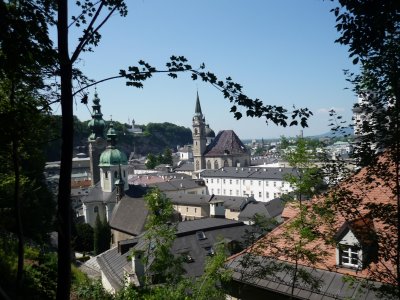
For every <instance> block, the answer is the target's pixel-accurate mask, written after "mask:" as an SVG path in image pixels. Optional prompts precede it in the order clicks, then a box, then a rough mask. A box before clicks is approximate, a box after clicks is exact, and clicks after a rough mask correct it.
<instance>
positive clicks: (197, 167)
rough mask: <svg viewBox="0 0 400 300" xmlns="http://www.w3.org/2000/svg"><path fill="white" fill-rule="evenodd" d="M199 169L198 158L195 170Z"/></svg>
mask: <svg viewBox="0 0 400 300" xmlns="http://www.w3.org/2000/svg"><path fill="white" fill-rule="evenodd" d="M199 169H200V163H199V161H198V160H196V170H199Z"/></svg>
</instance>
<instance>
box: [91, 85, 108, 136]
mask: <svg viewBox="0 0 400 300" xmlns="http://www.w3.org/2000/svg"><path fill="white" fill-rule="evenodd" d="M92 108H93V110H92V120H90V121H89V123H88V126H89V129H90V131H91V133H90V136H89V141H94V140H96V139H97V138H99V137H101V138H103V137H104V127H105V122H104V120H103V114H102V113H101V105H100V99H99V95H98V94H97V89H96V90H95V93H94V98H93V105H92Z"/></svg>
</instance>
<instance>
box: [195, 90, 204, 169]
mask: <svg viewBox="0 0 400 300" xmlns="http://www.w3.org/2000/svg"><path fill="white" fill-rule="evenodd" d="M205 129H206V124H205V118H204V116H203V113H202V111H201V105H200V97H199V92H197V98H196V107H195V113H194V116H193V132H192V136H193V158H194V170H195V171H198V170H201V169H204V168H205V159H204V152H205V151H206V145H207V139H206V134H205V132H206V130H205Z"/></svg>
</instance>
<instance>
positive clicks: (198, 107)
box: [194, 91, 203, 116]
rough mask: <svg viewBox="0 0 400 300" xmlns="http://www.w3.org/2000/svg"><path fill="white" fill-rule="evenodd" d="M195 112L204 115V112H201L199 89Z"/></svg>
mask: <svg viewBox="0 0 400 300" xmlns="http://www.w3.org/2000/svg"><path fill="white" fill-rule="evenodd" d="M194 114H195V115H201V116H203V113H202V112H201V105H200V98H199V91H197V99H196V108H195V111H194Z"/></svg>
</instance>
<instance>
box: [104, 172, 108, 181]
mask: <svg viewBox="0 0 400 300" xmlns="http://www.w3.org/2000/svg"><path fill="white" fill-rule="evenodd" d="M104 177H105V178H106V179H108V172H107V171H105V172H104Z"/></svg>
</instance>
